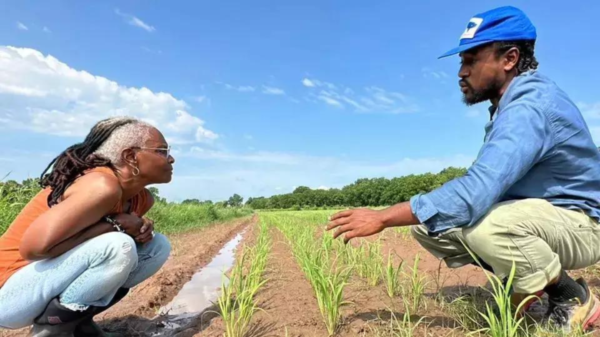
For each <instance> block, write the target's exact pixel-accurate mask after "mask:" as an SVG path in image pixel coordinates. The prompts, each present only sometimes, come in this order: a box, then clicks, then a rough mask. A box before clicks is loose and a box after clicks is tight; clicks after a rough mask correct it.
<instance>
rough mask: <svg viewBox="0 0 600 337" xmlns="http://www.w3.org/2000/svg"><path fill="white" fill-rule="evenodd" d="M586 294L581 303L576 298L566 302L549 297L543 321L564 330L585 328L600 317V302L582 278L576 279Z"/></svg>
mask: <svg viewBox="0 0 600 337" xmlns="http://www.w3.org/2000/svg"><path fill="white" fill-rule="evenodd" d="M575 282H577V283H579V284H580V285H581V286H582V287H583V289H584V291H585V294H586V301H585V302H584V303H581V301H579V299H578V298H575V299H573V300H569V301H566V302H557V301H554V300H553V299H552V298H550V299H549V302H550V306H549V307H548V311H547V312H546V317H545V321H546V322H547V323H549V324H551V325H553V326H554V327H556V328H559V329H561V330H563V331H565V332H571V331H576V330H578V329H579V328H581V329H582V330H583V331H585V330H587V329H588V328H589V327H590V326H591V325H592V324H593V323H594V322H595V321H596V320H597V319H598V318H599V317H600V302H599V301H598V298H597V297H596V296H594V294H592V293H591V292H590V289H589V287H588V285H587V283H586V282H585V280H584V279H583V278H579V279H577V280H576V281H575Z"/></svg>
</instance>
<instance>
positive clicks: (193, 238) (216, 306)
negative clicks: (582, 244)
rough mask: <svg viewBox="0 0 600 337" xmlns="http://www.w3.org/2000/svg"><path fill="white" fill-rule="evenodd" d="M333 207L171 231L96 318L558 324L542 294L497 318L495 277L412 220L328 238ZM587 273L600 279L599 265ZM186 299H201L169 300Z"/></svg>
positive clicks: (232, 330)
mask: <svg viewBox="0 0 600 337" xmlns="http://www.w3.org/2000/svg"><path fill="white" fill-rule="evenodd" d="M333 212H334V211H323V210H321V211H279V212H259V213H258V214H254V215H252V216H246V217H242V218H239V219H235V220H229V221H225V222H219V223H213V224H210V225H206V226H203V227H200V228H198V229H195V230H188V231H185V232H183V233H174V234H170V235H169V237H170V238H171V241H172V244H173V254H172V256H171V258H170V260H169V261H168V262H167V264H166V265H165V266H164V268H163V269H162V270H161V271H160V272H159V273H158V274H157V275H155V276H154V277H152V278H151V279H149V280H147V281H146V282H144V283H143V284H141V285H140V286H139V287H137V288H136V289H135V290H134V292H133V293H132V294H130V295H129V296H128V297H127V298H125V300H123V301H122V302H120V303H119V304H118V305H116V306H115V307H114V308H112V309H111V310H109V311H107V312H106V313H104V314H103V315H101V316H99V317H97V318H96V320H97V321H98V322H100V324H101V326H103V328H104V329H105V330H107V331H109V332H112V333H115V334H116V335H121V336H179V337H185V336H199V337H203V336H214V337H216V336H226V337H236V336H251V337H258V336H296V337H300V336H402V337H403V336H554V335H557V334H554V333H552V332H549V331H545V330H542V329H540V328H538V327H536V326H534V325H532V326H531V327H530V328H529V329H525V327H526V325H527V324H533V323H534V322H535V321H534V320H533V319H538V318H539V316H540V313H541V312H543V310H544V305H543V302H542V304H539V303H536V304H534V305H533V306H532V309H530V311H529V313H530V315H531V317H529V318H528V319H527V320H526V321H523V322H521V323H520V325H517V324H516V323H515V321H514V320H511V319H509V318H507V317H505V318H504V320H501V321H500V322H498V321H492V322H491V324H490V322H488V321H486V316H487V318H488V319H490V315H488V314H487V309H486V304H485V303H486V302H487V303H489V304H490V305H492V306H495V303H496V301H495V300H494V298H493V295H494V294H493V292H494V291H493V286H492V284H495V283H494V279H493V278H492V279H491V283H490V279H488V277H486V275H485V274H484V272H483V271H482V269H480V268H478V267H475V266H467V267H464V268H461V269H456V270H453V269H448V268H447V267H446V266H445V265H444V264H440V262H439V260H437V259H436V258H435V257H433V256H432V255H430V254H429V253H428V252H426V251H425V250H424V249H422V248H421V247H420V246H419V245H418V244H417V242H416V241H414V239H412V237H411V236H410V234H409V232H408V231H407V230H406V229H389V230H386V231H384V232H383V233H381V234H380V235H378V236H374V237H372V238H368V239H361V240H353V242H351V243H350V244H348V245H344V244H343V242H342V241H341V240H333V239H332V236H331V233H326V232H324V227H325V224H326V222H327V219H328V216H329V215H330V214H332V213H333ZM229 255H231V256H229ZM223 258H225V259H229V258H231V261H230V262H231V265H227V266H226V267H224V266H223V265H220V266H219V267H218V268H219V270H218V271H217V273H218V276H217V282H216V283H215V282H214V280H213V281H206V280H207V279H204V280H205V281H201V279H202V278H200V279H198V278H197V276H198V275H201V274H202V273H203V272H206V271H210V270H211V269H213V272H214V271H215V270H216V269H215V268H217V267H211V265H212V264H213V262H214V261H216V260H219V259H221V260H222V259H223ZM234 259H235V260H234ZM581 273H582V274H585V276H586V277H587V279H588V282H589V283H590V285H591V286H592V287H593V290H595V291H598V290H600V289H598V286H600V279H599V278H598V275H600V270H598V269H597V268H596V267H592V268H588V269H587V270H585V271H582V272H581ZM193 283H196V284H195V287H198V288H194V287H190V285H191V284H193ZM186 289H187V290H186ZM196 289H197V290H196ZM211 292H212V297H210V296H209V295H207V294H208V293H211ZM181 297H187V300H186V299H185V298H184V299H183V300H182V299H181ZM178 298H179V300H177V299H178ZM206 300H210V301H209V303H208V302H207V303H208V304H207V305H205V306H200V307H199V306H198V305H200V304H199V303H200V302H201V301H206ZM185 302H189V303H195V304H194V305H192V306H190V307H188V309H189V308H192V307H193V308H194V309H189V310H186V308H185V307H184V308H180V309H179V310H175V309H173V308H175V307H176V306H177V304H178V303H179V304H181V303H184V304H185ZM189 303H188V305H190V304H189ZM165 308H167V309H165ZM199 308H200V309H199ZM490 308H492V307H490ZM492 319H493V318H492ZM511 327H512V329H513V330H514V331H513V332H514V333H511V332H510V331H509V330H510V328H511ZM26 335H27V330H26V329H22V330H19V331H6V330H0V336H26ZM571 335H572V336H580V335H582V334H581V333H579V332H576V333H573V334H571ZM588 335H591V336H596V335H600V334H598V333H597V332H595V333H591V334H588Z"/></svg>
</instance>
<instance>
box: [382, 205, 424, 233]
mask: <svg viewBox="0 0 600 337" xmlns="http://www.w3.org/2000/svg"><path fill="white" fill-rule="evenodd" d="M380 212H381V222H382V223H383V225H384V226H385V227H386V228H388V227H395V226H408V225H416V224H418V223H419V221H418V219H417V218H416V216H415V215H414V214H413V213H412V208H411V207H410V203H408V202H402V203H399V204H396V205H394V206H390V207H388V208H385V209H382V210H381V211H380Z"/></svg>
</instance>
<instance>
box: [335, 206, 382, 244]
mask: <svg viewBox="0 0 600 337" xmlns="http://www.w3.org/2000/svg"><path fill="white" fill-rule="evenodd" d="M386 227H387V226H386V225H385V217H384V214H383V213H382V212H381V211H374V210H371V209H368V208H360V209H353V210H347V211H341V212H338V213H336V214H334V215H332V216H331V218H330V219H329V223H328V224H327V230H328V231H329V230H332V229H334V228H337V230H336V231H335V233H334V235H333V237H334V238H337V237H338V236H340V235H342V234H344V233H345V235H344V243H348V241H350V240H351V239H354V238H358V237H364V236H371V235H373V234H377V233H379V232H381V231H382V230H384V229H385V228H386Z"/></svg>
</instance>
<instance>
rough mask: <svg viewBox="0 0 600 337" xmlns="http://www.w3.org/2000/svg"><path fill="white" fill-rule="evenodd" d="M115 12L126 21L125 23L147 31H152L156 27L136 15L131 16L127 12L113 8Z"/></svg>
mask: <svg viewBox="0 0 600 337" xmlns="http://www.w3.org/2000/svg"><path fill="white" fill-rule="evenodd" d="M115 14H117V15H118V16H120V17H122V18H124V19H125V20H126V21H127V23H128V24H130V25H131V26H134V27H138V28H141V29H143V30H145V31H147V32H148V33H152V32H154V31H155V30H156V28H154V26H152V25H149V24H147V23H145V22H144V21H142V20H141V19H140V18H138V17H136V16H133V15H130V14H127V13H123V12H121V11H120V10H119V9H118V8H116V9H115Z"/></svg>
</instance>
